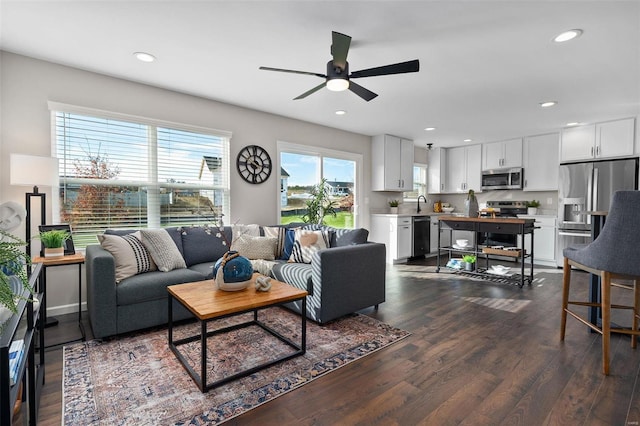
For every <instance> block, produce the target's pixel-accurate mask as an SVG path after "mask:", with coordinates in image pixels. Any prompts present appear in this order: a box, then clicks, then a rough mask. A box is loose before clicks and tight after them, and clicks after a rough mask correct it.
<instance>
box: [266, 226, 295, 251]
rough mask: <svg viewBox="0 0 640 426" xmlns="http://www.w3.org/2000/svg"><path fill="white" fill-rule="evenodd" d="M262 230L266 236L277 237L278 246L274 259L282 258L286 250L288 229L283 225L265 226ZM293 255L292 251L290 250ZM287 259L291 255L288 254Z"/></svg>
mask: <svg viewBox="0 0 640 426" xmlns="http://www.w3.org/2000/svg"><path fill="white" fill-rule="evenodd" d="M262 231H263V232H264V236H265V237H272V238H276V239H277V240H276V248H275V250H274V252H273V256H274V259H281V258H282V254H283V252H284V240H285V237H286V235H287V229H286V228H283V227H282V226H263V227H262ZM289 255H291V252H289ZM287 259H289V257H288V256H287Z"/></svg>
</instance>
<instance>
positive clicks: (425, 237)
mask: <svg viewBox="0 0 640 426" xmlns="http://www.w3.org/2000/svg"><path fill="white" fill-rule="evenodd" d="M430 228H431V218H430V217H429V216H414V217H413V250H412V252H411V257H424V255H425V254H429V252H430V251H431V247H430V240H431V236H430V230H429V229H430Z"/></svg>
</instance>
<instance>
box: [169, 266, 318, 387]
mask: <svg viewBox="0 0 640 426" xmlns="http://www.w3.org/2000/svg"><path fill="white" fill-rule="evenodd" d="M258 276H259V275H258V274H253V278H252V284H251V285H249V287H248V288H247V289H245V290H240V291H224V290H219V289H218V288H217V286H216V284H215V281H214V280H207V281H198V282H194V283H187V284H178V285H172V286H169V287H167V289H168V292H169V347H170V348H171V350H172V351H173V353H174V354H175V355H176V357H177V358H178V360H179V361H180V362H181V363H182V365H183V366H184V368H185V369H186V370H187V372H188V373H189V374H190V375H191V378H192V379H193V380H194V382H196V384H197V385H198V387H199V388H200V390H201V391H202V392H203V393H204V392H207V391H209V390H210V389H213V388H215V387H217V386H220V385H222V384H224V383H227V382H230V381H232V380H235V379H237V378H240V377H244V376H247V375H249V374H252V373H255V372H256V371H258V370H261V369H263V368H266V367H269V366H271V365H273V364H276V363H278V362H281V361H284V360H287V359H291V358H293V357H296V356H298V355H303V354H304V353H305V352H306V347H307V299H306V297H307V292H306V291H304V290H299V289H297V288H295V287H292V286H290V285H289V284H286V283H283V282H280V281H277V280H274V279H272V280H271V290H269V291H267V292H260V291H256V290H255V286H254V284H253V282H255V279H256V277H258ZM174 300H176V301H177V302H178V303H180V304H181V305H182V306H184V307H185V308H187V309H188V310H189V311H191V312H192V313H193V315H194V316H195V317H196V318H197V319H198V321H199V322H200V334H197V335H195V336H189V337H186V338H183V339H179V340H173V301H174ZM296 300H301V301H302V313H301V315H300V318H301V321H302V332H301V337H300V344H298V343H295V342H293V341H291V340H290V339H288V338H287V337H285V336H283V335H281V334H280V333H279V332H277V331H276V330H274V329H272V328H270V327H269V326H268V325H266V324H264V323H263V322H261V321H259V320H258V311H259V310H261V309H265V308H269V307H272V306H278V305H282V304H284V303H288V302H293V301H296ZM247 312H253V320H252V321H247V322H244V323H241V324H236V325H232V326H229V327H225V328H221V329H217V330H214V331H209V332H207V323H208V322H210V321H213V320H216V319H221V318H226V317H231V316H235V315H239V314H243V313H247ZM252 325H257V326H259V327H261V328H262V329H264V330H265V331H267V332H269V333H270V334H271V335H273V336H275V337H277V338H278V339H280V340H281V341H283V342H284V343H286V344H288V345H289V346H291V347H293V348H294V349H296V351H295V352H292V353H289V354H286V355H282V356H280V357H278V358H277V359H274V360H271V361H268V362H265V363H263V364H259V365H256V366H253V367H250V368H247V369H245V370H242V371H239V372H237V373H234V374H232V375H230V376H227V377H224V378H222V379H220V380H217V381H215V382H213V383H207V338H209V337H213V336H215V335H217V334H220V333H224V332H228V331H232V330H237V329H240V328H244V327H249V326H252ZM197 340H200V345H201V346H200V350H201V355H200V357H201V363H200V373H199V374H198V372H196V371H195V369H194V368H193V367H191V366H190V365H189V363H188V362H187V360H186V358H185V357H184V356H183V354H182V353H181V352H180V350H179V349H178V346H180V345H184V344H187V343H191V342H195V341H197Z"/></svg>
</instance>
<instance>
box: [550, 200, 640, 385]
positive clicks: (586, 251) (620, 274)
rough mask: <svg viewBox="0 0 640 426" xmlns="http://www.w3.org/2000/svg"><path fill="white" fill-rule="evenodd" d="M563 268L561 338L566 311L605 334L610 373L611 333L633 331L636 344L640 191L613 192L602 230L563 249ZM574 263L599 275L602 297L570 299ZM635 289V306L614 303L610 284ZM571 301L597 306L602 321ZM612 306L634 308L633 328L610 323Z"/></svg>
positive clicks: (604, 348) (605, 356) (605, 365)
mask: <svg viewBox="0 0 640 426" xmlns="http://www.w3.org/2000/svg"><path fill="white" fill-rule="evenodd" d="M563 255H564V270H563V273H564V275H563V281H562V321H561V325H560V340H564V336H565V328H566V324H567V314H569V315H571V316H573V317H574V318H576V319H577V320H578V321H580V322H582V323H584V324H586V325H587V326H589V327H591V328H592V329H593V330H595V331H596V332H598V333H600V334H602V372H603V373H604V374H606V375H608V374H609V341H610V336H611V333H612V332H613V333H624V334H630V335H631V347H632V348H635V347H636V345H637V337H636V336H638V335H640V331H639V330H638V320H639V319H640V316H639V307H640V285H639V284H640V282H639V281H640V262H638V260H637V259H638V256H639V255H640V191H618V192H616V193H614V194H613V199H612V200H611V208H610V210H609V215H608V216H607V222H606V224H605V226H604V228H603V229H602V232H601V233H600V235H599V236H598V238H597V239H595V240H594V241H593V242H591V243H590V244H587V245H586V246H580V247H568V248H566V249H564V251H563ZM571 266H573V267H575V268H577V269H581V270H583V271H587V272H590V273H592V274H595V275H598V276H599V277H600V294H601V300H600V301H570V300H569V290H570V287H571ZM614 279H615V280H619V279H622V280H630V281H632V282H633V285H625V284H617V283H613V282H612V280H614ZM612 286H615V287H623V288H627V289H632V290H633V294H634V296H633V306H631V305H612V304H611V287H612ZM569 305H579V306H592V307H598V308H600V309H601V312H602V324H601V326H599V325H598V324H592V323H591V322H589V321H587V320H586V319H584V318H583V317H581V316H580V315H578V314H577V313H575V312H573V311H571V310H569V307H568V306H569ZM611 309H630V310H632V311H633V321H632V325H631V329H625V328H612V327H611Z"/></svg>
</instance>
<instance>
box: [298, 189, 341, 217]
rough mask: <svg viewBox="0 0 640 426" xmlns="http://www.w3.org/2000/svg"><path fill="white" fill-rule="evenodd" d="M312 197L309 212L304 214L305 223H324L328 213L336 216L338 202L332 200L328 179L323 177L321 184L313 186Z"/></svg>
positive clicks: (308, 207) (309, 202) (308, 206)
mask: <svg viewBox="0 0 640 426" xmlns="http://www.w3.org/2000/svg"><path fill="white" fill-rule="evenodd" d="M310 193H311V199H310V200H308V201H307V213H305V214H304V215H303V216H302V220H303V221H304V222H305V223H316V224H318V225H322V224H324V217H325V216H327V215H330V216H333V217H336V215H337V211H336V207H337V206H338V203H336V202H335V201H333V200H331V197H330V194H329V188H328V187H327V179H325V178H322V180H321V181H320V183H319V184H317V185H314V186H313V188H311V191H310Z"/></svg>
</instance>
